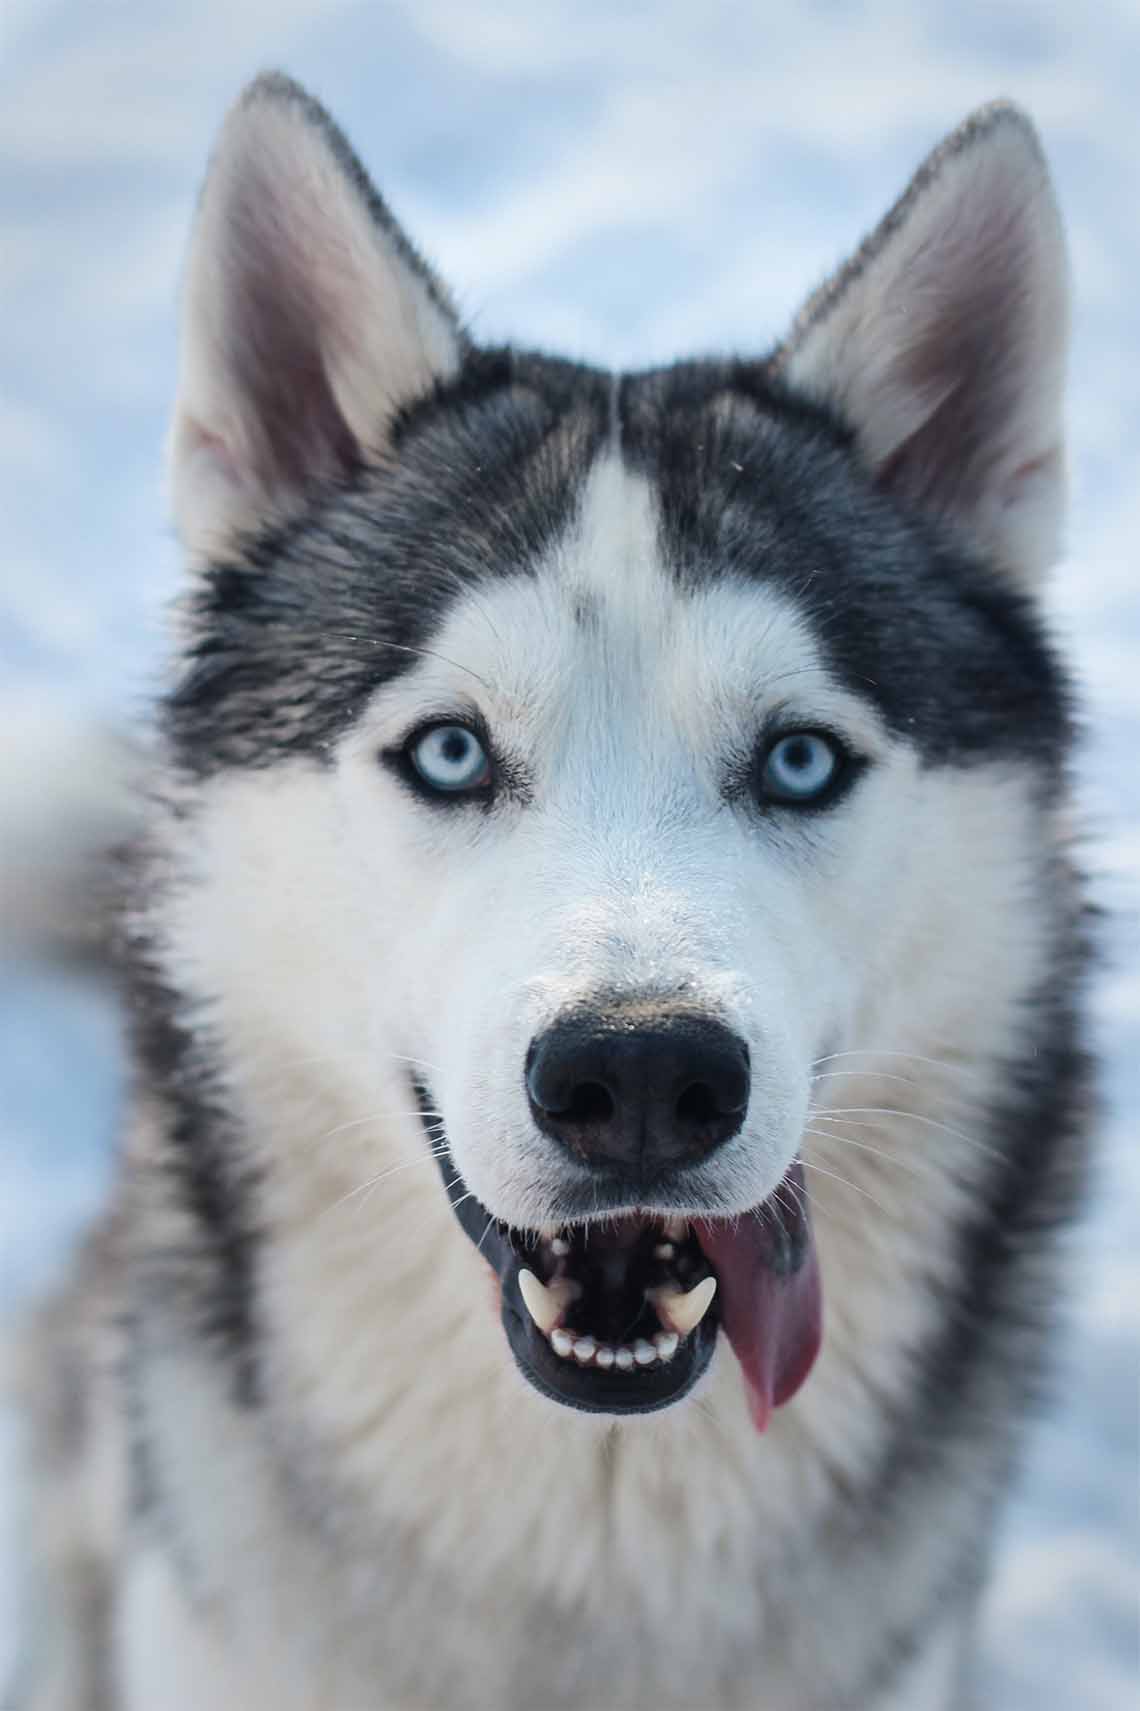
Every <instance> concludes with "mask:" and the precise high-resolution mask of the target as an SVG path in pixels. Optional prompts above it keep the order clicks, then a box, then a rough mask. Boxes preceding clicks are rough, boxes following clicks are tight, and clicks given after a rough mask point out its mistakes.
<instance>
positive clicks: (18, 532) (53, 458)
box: [0, 0, 1140, 1711]
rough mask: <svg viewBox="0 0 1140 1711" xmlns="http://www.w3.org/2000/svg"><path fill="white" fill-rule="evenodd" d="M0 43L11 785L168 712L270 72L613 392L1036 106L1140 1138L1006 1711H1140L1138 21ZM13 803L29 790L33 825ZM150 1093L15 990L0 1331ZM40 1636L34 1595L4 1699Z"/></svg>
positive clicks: (234, 19) (1040, 1518)
mask: <svg viewBox="0 0 1140 1711" xmlns="http://www.w3.org/2000/svg"><path fill="white" fill-rule="evenodd" d="M0 27H2V29H3V43H2V60H0V79H2V82H3V93H2V99H0V206H2V209H3V214H2V219H3V227H2V236H0V265H2V276H3V278H4V298H3V301H4V308H5V312H4V315H3V317H2V318H0V348H2V353H3V354H2V373H3V390H2V396H0V488H2V491H0V507H2V513H3V518H4V548H5V550H4V554H3V558H2V560H0V646H2V650H3V661H4V666H3V670H4V677H3V684H4V689H3V692H2V697H0V714H2V716H3V719H4V725H5V750H6V754H7V757H8V764H7V773H8V774H12V773H13V760H14V762H15V773H16V774H18V773H19V757H20V755H21V754H22V753H23V754H38V753H39V752H40V748H41V745H43V744H49V743H50V741H51V729H52V728H53V727H54V726H55V725H56V724H57V723H58V721H59V719H60V717H61V711H62V715H63V716H65V718H66V717H68V716H71V715H75V716H78V717H79V718H80V719H82V720H84V721H86V720H89V719H95V718H96V717H107V718H110V719H112V720H127V719H130V718H131V717H132V716H133V715H134V713H135V712H136V710H137V709H138V707H139V706H140V705H141V704H142V703H143V702H144V701H145V697H146V695H147V693H148V692H149V689H150V687H151V685H152V684H153V681H154V677H155V672H156V666H157V661H158V659H159V657H160V650H161V642H162V611H163V606H164V603H165V602H166V600H167V599H168V597H169V594H170V592H171V590H172V588H173V586H174V584H175V576H176V559H175V552H174V547H173V543H172V541H171V539H170V536H169V531H168V529H167V527H166V524H165V518H164V504H163V494H162V481H161V467H160V446H161V440H162V434H163V430H164V425H165V414H166V410H167V406H168V403H169V400H170V397H171V394H172V389H173V378H174V362H175V314H174V311H175V296H176V286H177V280H178V272H179V263H180V258H181V254H182V249H183V243H184V238H185V233H186V229H187V225H188V221H189V218H190V214H191V210H192V206H193V199H194V195H195V191H196V187H197V184H198V181H199V178H200V175H201V172H202V168H203V165H204V162H205V158H206V154H207V151H208V149H209V147H210V143H211V140H212V136H213V133H214V130H215V128H216V126H217V124H218V121H219V119H220V116H221V114H222V112H223V110H224V108H225V106H226V104H227V103H228V101H229V100H230V99H231V98H232V96H233V95H234V93H235V92H236V91H237V89H238V88H239V86H240V85H241V84H242V82H244V81H245V79H246V78H247V77H248V76H249V75H251V74H252V73H253V72H254V71H256V70H258V69H259V68H261V67H263V66H265V65H267V64H276V65H280V66H283V67H284V68H285V69H286V70H288V71H290V72H292V73H293V74H294V75H295V76H298V77H300V78H301V79H302V80H303V81H305V82H306V83H307V84H308V85H309V86H310V87H311V88H312V89H313V90H314V91H315V92H316V93H317V94H318V95H320V96H321V97H322V98H323V99H324V100H325V101H326V102H327V103H328V104H329V106H330V107H331V108H332V110H333V112H334V113H335V114H336V115H337V117H338V118H339V119H340V120H341V122H342V123H343V124H344V125H345V127H346V128H347V130H348V132H349V134H350V136H351V137H352V138H353V140H354V141H355V143H356V145H357V147H358V149H359V150H360V152H361V153H362V155H363V157H364V159H365V161H366V162H367V164H368V166H369V167H370V169H371V170H372V171H373V172H374V174H375V176H376V177H377V179H378V181H379V182H380V184H381V186H382V188H383V190H384V192H385V194H386V195H387V196H388V197H389V199H390V200H391V202H392V204H393V205H394V207H395V209H396V210H397V212H398V214H399V216H400V217H401V219H403V221H404V222H405V224H406V225H407V226H408V227H409V228H410V230H411V232H412V233H413V235H414V237H415V239H416V241H417V242H418V243H419V244H420V245H421V246H422V247H423V248H424V250H425V251H426V252H427V254H428V255H429V256H430V257H431V258H432V259H433V260H434V261H435V262H436V263H437V264H438V266H439V267H440V269H441V270H442V272H443V273H444V274H445V276H446V277H447V278H448V279H449V281H451V282H452V284H453V285H454V288H455V290H456V293H457V295H458V299H459V302H460V305H461V307H462V309H463V311H464V313H465V314H466V316H467V317H468V319H469V320H470V322H471V323H472V325H473V327H474V329H475V331H476V333H477V334H478V335H481V336H485V337H488V338H497V337H507V336H510V337H514V338H515V339H517V340H519V341H523V342H533V343H538V344H543V345H549V346H555V347H558V348H560V349H562V350H565V351H568V352H569V353H570V354H574V355H580V356H583V357H588V358H591V359H593V360H596V361H601V362H605V363H611V364H620V365H635V364H643V363H647V362H652V361H658V360H663V359H667V358H669V357H671V356H674V355H677V354H681V353H683V352H686V351H689V350H691V349H694V348H695V349H701V348H703V349H716V348H720V349H723V348H726V347H736V348H743V349H749V350H759V349H762V348H763V347H764V346H765V345H767V344H768V343H769V342H770V341H771V340H773V339H774V338H775V337H776V336H778V335H779V334H780V332H781V331H782V330H783V327H784V325H785V323H786V322H787V320H788V318H789V317H790V315H791V313H792V311H793V310H794V308H795V307H796V305H797V303H798V301H799V299H800V298H801V297H802V296H803V295H804V293H805V292H806V290H807V289H808V287H809V286H811V285H813V284H814V283H815V282H816V281H817V280H818V278H819V277H820V276H821V275H822V274H823V273H824V272H825V271H827V270H828V269H829V268H830V267H831V266H832V265H833V264H834V263H835V262H836V261H837V260H839V259H840V258H841V257H842V256H843V254H844V253H845V252H846V251H847V250H848V249H849V248H850V247H851V245H853V244H854V242H855V241H856V240H857V239H858V237H859V236H860V235H861V233H862V232H863V231H864V229H865V228H866V227H867V226H868V225H869V224H871V223H872V222H874V220H876V219H877V217H878V216H879V215H880V214H881V213H882V212H883V211H884V209H885V208H886V206H887V204H888V202H889V201H890V200H891V199H892V198H893V197H894V195H895V194H896V192H897V191H898V190H899V189H900V188H901V186H902V183H903V182H904V180H905V178H906V177H907V176H908V174H909V173H910V171H911V170H912V169H913V167H914V166H915V165H916V164H917V162H918V160H919V159H920V157H921V156H922V154H923V153H924V152H925V151H926V150H927V148H928V147H929V146H930V145H931V144H932V143H934V142H935V141H936V140H937V139H938V137H939V136H940V135H941V134H942V133H943V132H944V131H946V130H947V129H949V128H950V127H951V126H952V125H954V124H955V123H956V122H957V121H958V120H959V119H960V118H961V117H962V116H963V115H964V114H965V113H966V112H967V111H968V110H969V109H970V108H971V107H972V106H974V105H977V104H978V103H980V102H982V101H984V100H987V99H990V98H991V97H993V96H994V95H997V94H1008V95H1011V96H1013V97H1015V98H1016V99H1017V100H1019V101H1020V102H1021V103H1022V104H1023V105H1025V106H1026V107H1028V109H1029V110H1030V111H1031V112H1032V114H1033V115H1034V117H1035V118H1036V120H1037V122H1038V124H1039V126H1040V128H1041V130H1042V132H1043V135H1044V138H1045V142H1046V145H1047V148H1048V152H1049V154H1050V157H1051V159H1052V162H1053V166H1054V169H1055V172H1056V177H1057V181H1058V185H1059V189H1060V195H1061V200H1062V204H1063V207H1064V210H1065V214H1066V217H1067V221H1068V226H1069V232H1070V237H1071V243H1072V251H1073V259H1074V267H1075V276H1076V328H1075V333H1076V343H1075V357H1074V363H1073V379H1072V389H1071V405H1072V409H1071V424H1072V446H1073V478H1074V495H1073V498H1074V510H1073V522H1072V529H1071V542H1072V548H1071V555H1070V557H1069V558H1068V560H1067V561H1066V563H1065V564H1064V565H1063V566H1062V568H1061V570H1060V572H1059V574H1058V576H1057V578H1056V581H1055V586H1054V591H1053V596H1052V608H1053V612H1054V615H1055V620H1056V624H1057V627H1058V629H1059V631H1060V632H1061V633H1062V635H1063V636H1064V637H1065V638H1066V640H1067V641H1068V643H1069V644H1070V646H1071V648H1072V649H1073V651H1074V653H1075V656H1076V659H1077V661H1078V664H1079V667H1080V669H1081V673H1082V676H1083V680H1084V684H1085V690H1086V709H1087V719H1088V728H1089V735H1088V740H1087V744H1086V749H1085V753H1084V755H1083V764H1082V777H1083V795H1084V805H1085V811H1086V818H1087V822H1088V825H1089V827H1090V831H1091V834H1092V836H1091V840H1090V859H1091V863H1092V865H1093V868H1094V870H1095V875H1096V885H1097V891H1098V895H1099V897H1100V898H1101V900H1102V901H1104V902H1105V903H1106V904H1107V905H1108V906H1109V907H1110V909H1111V910H1112V911H1113V912H1114V920H1113V924H1112V929H1111V933H1110V935H1109V940H1108V950H1109V956H1108V958H1107V962H1106V966H1105V969H1104V972H1103V975H1102V977H1101V979H1100V981H1099V985H1098V990H1097V1021H1098V1027H1099V1030H1100V1036H1101V1039H1102V1042H1103V1047H1104V1052H1105V1057H1106V1062H1107V1081H1106V1092H1107V1096H1108V1101H1109V1108H1110V1109H1109V1121H1108V1124H1107V1126H1106V1132H1105V1146H1104V1164H1103V1170H1102V1176H1101V1180H1100V1182H1099V1184H1098V1188H1097V1195H1096V1206H1095V1213H1094V1216H1093V1218H1092V1220H1091V1221H1090V1225H1089V1227H1088V1229H1087V1230H1086V1231H1085V1232H1083V1233H1082V1235H1081V1238H1080V1240H1079V1253H1078V1274H1079V1280H1080V1287H1079V1293H1078V1295H1077V1299H1076V1302H1075V1307H1074V1312H1073V1316H1072V1317H1073V1328H1072V1332H1071V1334H1070V1336H1069V1337H1068V1339H1067V1341H1066V1343H1065V1345H1064V1347H1063V1348H1061V1349H1060V1350H1059V1368H1060V1370H1059V1378H1058V1384H1057V1400H1056V1404H1055V1407H1054V1409H1053V1411H1052V1412H1051V1414H1050V1416H1049V1417H1048V1418H1047V1419H1045V1420H1044V1421H1043V1422H1042V1424H1041V1425H1040V1428H1039V1429H1038V1430H1037V1432H1036V1435H1035V1438H1034V1441H1033V1444H1032V1449H1031V1453H1030V1455H1029V1457H1028V1460H1027V1464H1026V1467H1025V1471H1024V1477H1023V1480H1022V1482H1021V1486H1020V1489H1019V1490H1018V1492H1017V1494H1016V1498H1015V1501H1014V1503H1013V1505H1012V1506H1011V1509H1010V1512H1009V1517H1008V1522H1007V1524H1006V1526H1005V1528H1004V1532H1003V1538H1002V1549H1001V1552H1000V1556H999V1560H998V1564H997V1573H996V1578H995V1582H994V1585H993V1588H992V1593H991V1597H990V1602H989V1618H988V1626H987V1635H986V1642H987V1672H988V1675H987V1681H988V1691H987V1697H986V1700H985V1703H986V1704H987V1705H988V1706H991V1707H993V1708H994V1711H1061V1708H1062V1707H1064V1708H1065V1711H1070V1708H1074V1707H1079V1708H1080V1711H1121V1708H1123V1707H1125V1706H1131V1705H1134V1704H1136V1703H1138V1701H1137V1699H1136V1698H1135V1690H1136V1686H1137V1679H1138V1673H1140V1672H1138V1665H1137V1650H1138V1647H1137V1641H1138V1635H1137V1606H1136V1595H1137V1528H1136V1516H1137V1467H1138V1420H1137V1415H1138V1382H1137V1381H1138V1378H1140V1133H1138V1129H1140V1122H1138V1117H1137V1113H1138V1112H1140V972H1138V970H1140V957H1138V955H1137V947H1136V941H1135V937H1134V931H1135V913H1136V896H1135V882H1136V878H1137V873H1138V870H1140V758H1138V757H1140V598H1138V590H1140V566H1138V564H1137V559H1138V558H1140V285H1138V281H1140V167H1138V161H1140V6H1138V5H1137V0H1099V3H1098V4H1097V5H1095V6H1090V5H1088V4H1087V3H1086V4H1077V3H1076V0H1066V3H1064V4H1053V5H1051V6H1046V5H1040V4H1030V3H1028V0H1011V3H1001V0H939V3H937V4H928V5H919V4H912V5H905V4H902V3H899V0H868V3H867V4H864V5H852V6H843V5H841V4H838V3H830V4H829V3H826V0H816V3H814V4H810V3H801V4H799V5H795V6H790V5H789V6H775V5H762V4H759V3H756V4H753V5H734V4H730V3H728V0H699V3H698V0H687V3H686V0H673V3H669V0H663V3H660V4H621V3H620V0H609V3H607V4H597V3H587V0H574V3H571V0H566V3H558V0H514V3H513V4H506V5H500V6H497V7H495V8H491V7H484V6H482V5H479V4H477V3H472V0H416V3H415V4H408V5H406V6H399V5H383V4H377V3H376V0H371V3H368V4H365V3H362V0H327V3H326V4H323V5H322V4H317V3H315V0H225V3H222V0H181V3H179V4H174V3H170V0H62V3H61V0H5V4H4V7H3V19H2V25H0ZM49 706H50V707H51V708H52V710H53V711H52V713H51V716H50V717H49V715H48V712H47V709H48V707H49ZM26 770H27V769H26V768H25V774H26ZM0 772H3V769H2V768H0ZM33 782H34V781H33ZM5 794H6V795H7V797H9V798H10V797H11V795H12V790H11V788H9V790H8V791H7V792H6V793H5V792H4V791H3V790H2V788H0V798H3V797H4V795H5ZM28 811H29V812H30V810H28ZM13 812H15V813H16V814H17V815H18V814H19V813H20V808H19V806H18V805H17V806H14V804H13V803H12V801H11V800H10V799H0V813H2V814H3V815H4V820H5V825H6V826H7V827H8V831H9V833H10V832H11V824H12V822H11V816H12V814H13ZM120 1074H121V1062H120V1056H119V1041H118V1033H117V1024H116V1018H115V1015H114V1011H113V1009H112V1008H111V1007H110V1006H109V1005H108V1003H107V1001H106V999H105V998H104V997H103V996H101V995H100V993H99V992H98V990H97V989H93V988H91V987H90V986H88V985H85V984H84V983H83V982H82V981H80V980H79V979H78V978H71V977H64V976H61V975H59V974H58V973H54V974H53V973H50V972H48V971H47V970H45V969H37V968H35V967H32V966H29V965H27V964H18V963H16V962H15V961H14V960H11V959H10V960H9V962H8V964H7V966H6V967H5V968H4V969H3V971H2V973H0V1111H2V1113H3V1115H2V1117H0V1288H2V1295H3V1298H2V1301H0V1307H2V1308H3V1309H5V1310H10V1309H11V1308H12V1307H13V1306H15V1305H17V1304H18V1303H19V1302H20V1301H22V1300H24V1299H26V1298H27V1296H28V1295H29V1293H30V1292H32V1291H34V1290H35V1289H37V1288H40V1287H42V1286H43V1284H44V1283H45V1281H47V1280H49V1279H50V1277H51V1276H52V1275H53V1273H55V1272H56V1271H57V1269H58V1267H59V1266H60V1265H61V1263H62V1261H63V1258H64V1256H65V1255H66V1252H67V1249H68V1244H69V1242H70V1241H71V1239H72V1237H73V1234H74V1232H75V1230H76V1228H77V1227H78V1225H79V1224H80V1223H81V1222H82V1220H83V1219H84V1218H85V1217H86V1216H87V1215H88V1214H89V1212H90V1211H91V1209H92V1208H93V1207H94V1206H95V1205H96V1204H97V1203H98V1199H99V1195H100V1192H101V1190H102V1188H103V1185H104V1184H105V1181H106V1177H107V1163H108V1153H109V1147H110V1145H111V1142H112V1137H113V1134H114V1129H115V1122H116V1109H117V1105H118V1101H119V1098H120ZM0 1426H3V1431H0V1455H2V1457H3V1461H2V1465H0V1510H3V1514H2V1515H0V1520H2V1521H3V1522H4V1524H5V1526H6V1527H7V1530H8V1532H9V1533H10V1532H11V1499H12V1484H13V1478H12V1474H11V1456H10V1448H11V1443H10V1437H11V1423H10V1421H9V1422H7V1423H4V1422H3V1421H2V1418H0ZM4 1431H6V1432H7V1433H8V1436H4V1435H3V1433H4ZM10 1603H11V1600H10V1576H4V1575H3V1574H0V1680H2V1678H3V1675H4V1663H5V1660H6V1658H7V1656H8V1654H9V1651H10V1645H11V1628H12V1623H11V1609H10Z"/></svg>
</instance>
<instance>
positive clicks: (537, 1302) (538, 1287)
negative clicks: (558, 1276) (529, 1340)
mask: <svg viewBox="0 0 1140 1711" xmlns="http://www.w3.org/2000/svg"><path fill="white" fill-rule="evenodd" d="M519 1294H520V1295H521V1296H522V1298H523V1300H524V1301H525V1302H526V1310H527V1312H528V1313H529V1314H530V1316H531V1318H532V1319H533V1320H534V1322H535V1324H536V1325H537V1326H538V1328H539V1330H540V1331H545V1332H546V1334H547V1336H549V1335H550V1333H551V1331H553V1329H554V1327H555V1325H557V1323H558V1321H559V1319H561V1317H562V1315H563V1313H564V1312H565V1309H566V1299H565V1296H564V1295H563V1294H562V1292H561V1291H560V1290H558V1289H557V1288H555V1289H548V1288H547V1287H546V1285H545V1283H542V1282H540V1281H539V1279H538V1278H537V1277H536V1276H535V1275H534V1273H533V1271H527V1270H526V1268H525V1267H524V1268H523V1269H522V1270H521V1271H520V1272H519Z"/></svg>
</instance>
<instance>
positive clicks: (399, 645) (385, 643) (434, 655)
mask: <svg viewBox="0 0 1140 1711" xmlns="http://www.w3.org/2000/svg"><path fill="white" fill-rule="evenodd" d="M325 633H326V635H329V636H333V635H335V636H336V637H337V639H338V640H340V641H342V642H364V643H366V644H367V645H368V646H369V647H374V648H390V649H391V650H392V652H393V653H398V654H412V655H414V656H415V657H416V658H417V659H438V660H442V662H443V664H444V665H450V666H452V667H453V668H454V670H456V671H463V672H466V674H467V676H468V677H473V678H474V679H475V681H476V683H481V684H482V686H483V688H484V689H485V690H486V691H487V693H488V695H494V694H495V689H494V688H493V686H492V685H491V684H490V683H488V682H487V679H486V678H485V677H480V676H479V673H478V672H477V671H472V669H471V667H470V666H469V665H463V664H461V662H460V661H459V660H457V659H450V658H449V657H448V655H447V654H441V653H439V652H438V651H437V650H436V649H435V648H413V647H408V646H407V645H406V644H405V643H403V642H393V641H389V640H388V638H387V636H365V635H361V634H360V632H359V631H348V630H336V631H332V630H330V631H326V632H325Z"/></svg>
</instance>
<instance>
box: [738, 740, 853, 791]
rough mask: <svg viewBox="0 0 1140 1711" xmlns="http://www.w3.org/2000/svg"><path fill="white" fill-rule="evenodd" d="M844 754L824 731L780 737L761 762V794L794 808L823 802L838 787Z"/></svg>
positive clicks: (844, 760)
mask: <svg viewBox="0 0 1140 1711" xmlns="http://www.w3.org/2000/svg"><path fill="white" fill-rule="evenodd" d="M845 763H846V756H845V754H844V751H843V750H842V749H841V748H840V746H839V744H838V743H837V742H836V741H835V740H834V738H832V737H829V736H826V735H825V734H824V733H823V732H822V731H789V732H787V733H786V734H785V735H784V736H782V737H777V739H776V741H775V742H774V743H772V744H771V745H770V746H769V748H768V750H767V752H766V753H765V754H764V756H763V758H762V759H761V762H760V769H759V787H760V795H761V797H762V799H763V800H764V801H766V802H781V803H785V804H787V805H788V806H791V807H794V806H796V805H798V804H805V805H806V804H808V803H813V802H820V801H822V800H823V799H824V798H825V797H827V796H829V795H830V794H831V792H832V791H833V789H834V787H835V786H836V784H838V782H839V780H840V778H841V776H842V774H843V771H844V767H845Z"/></svg>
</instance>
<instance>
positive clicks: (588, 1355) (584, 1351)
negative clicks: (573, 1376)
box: [574, 1337, 598, 1366]
mask: <svg viewBox="0 0 1140 1711" xmlns="http://www.w3.org/2000/svg"><path fill="white" fill-rule="evenodd" d="M597 1346H598V1345H597V1343H596V1342H595V1341H594V1339H593V1337H579V1338H578V1341H577V1342H576V1343H575V1344H574V1359H575V1360H580V1361H581V1363H582V1365H583V1366H585V1364H586V1362H587V1361H590V1360H593V1358H594V1350H595V1349H596V1348H597Z"/></svg>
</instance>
